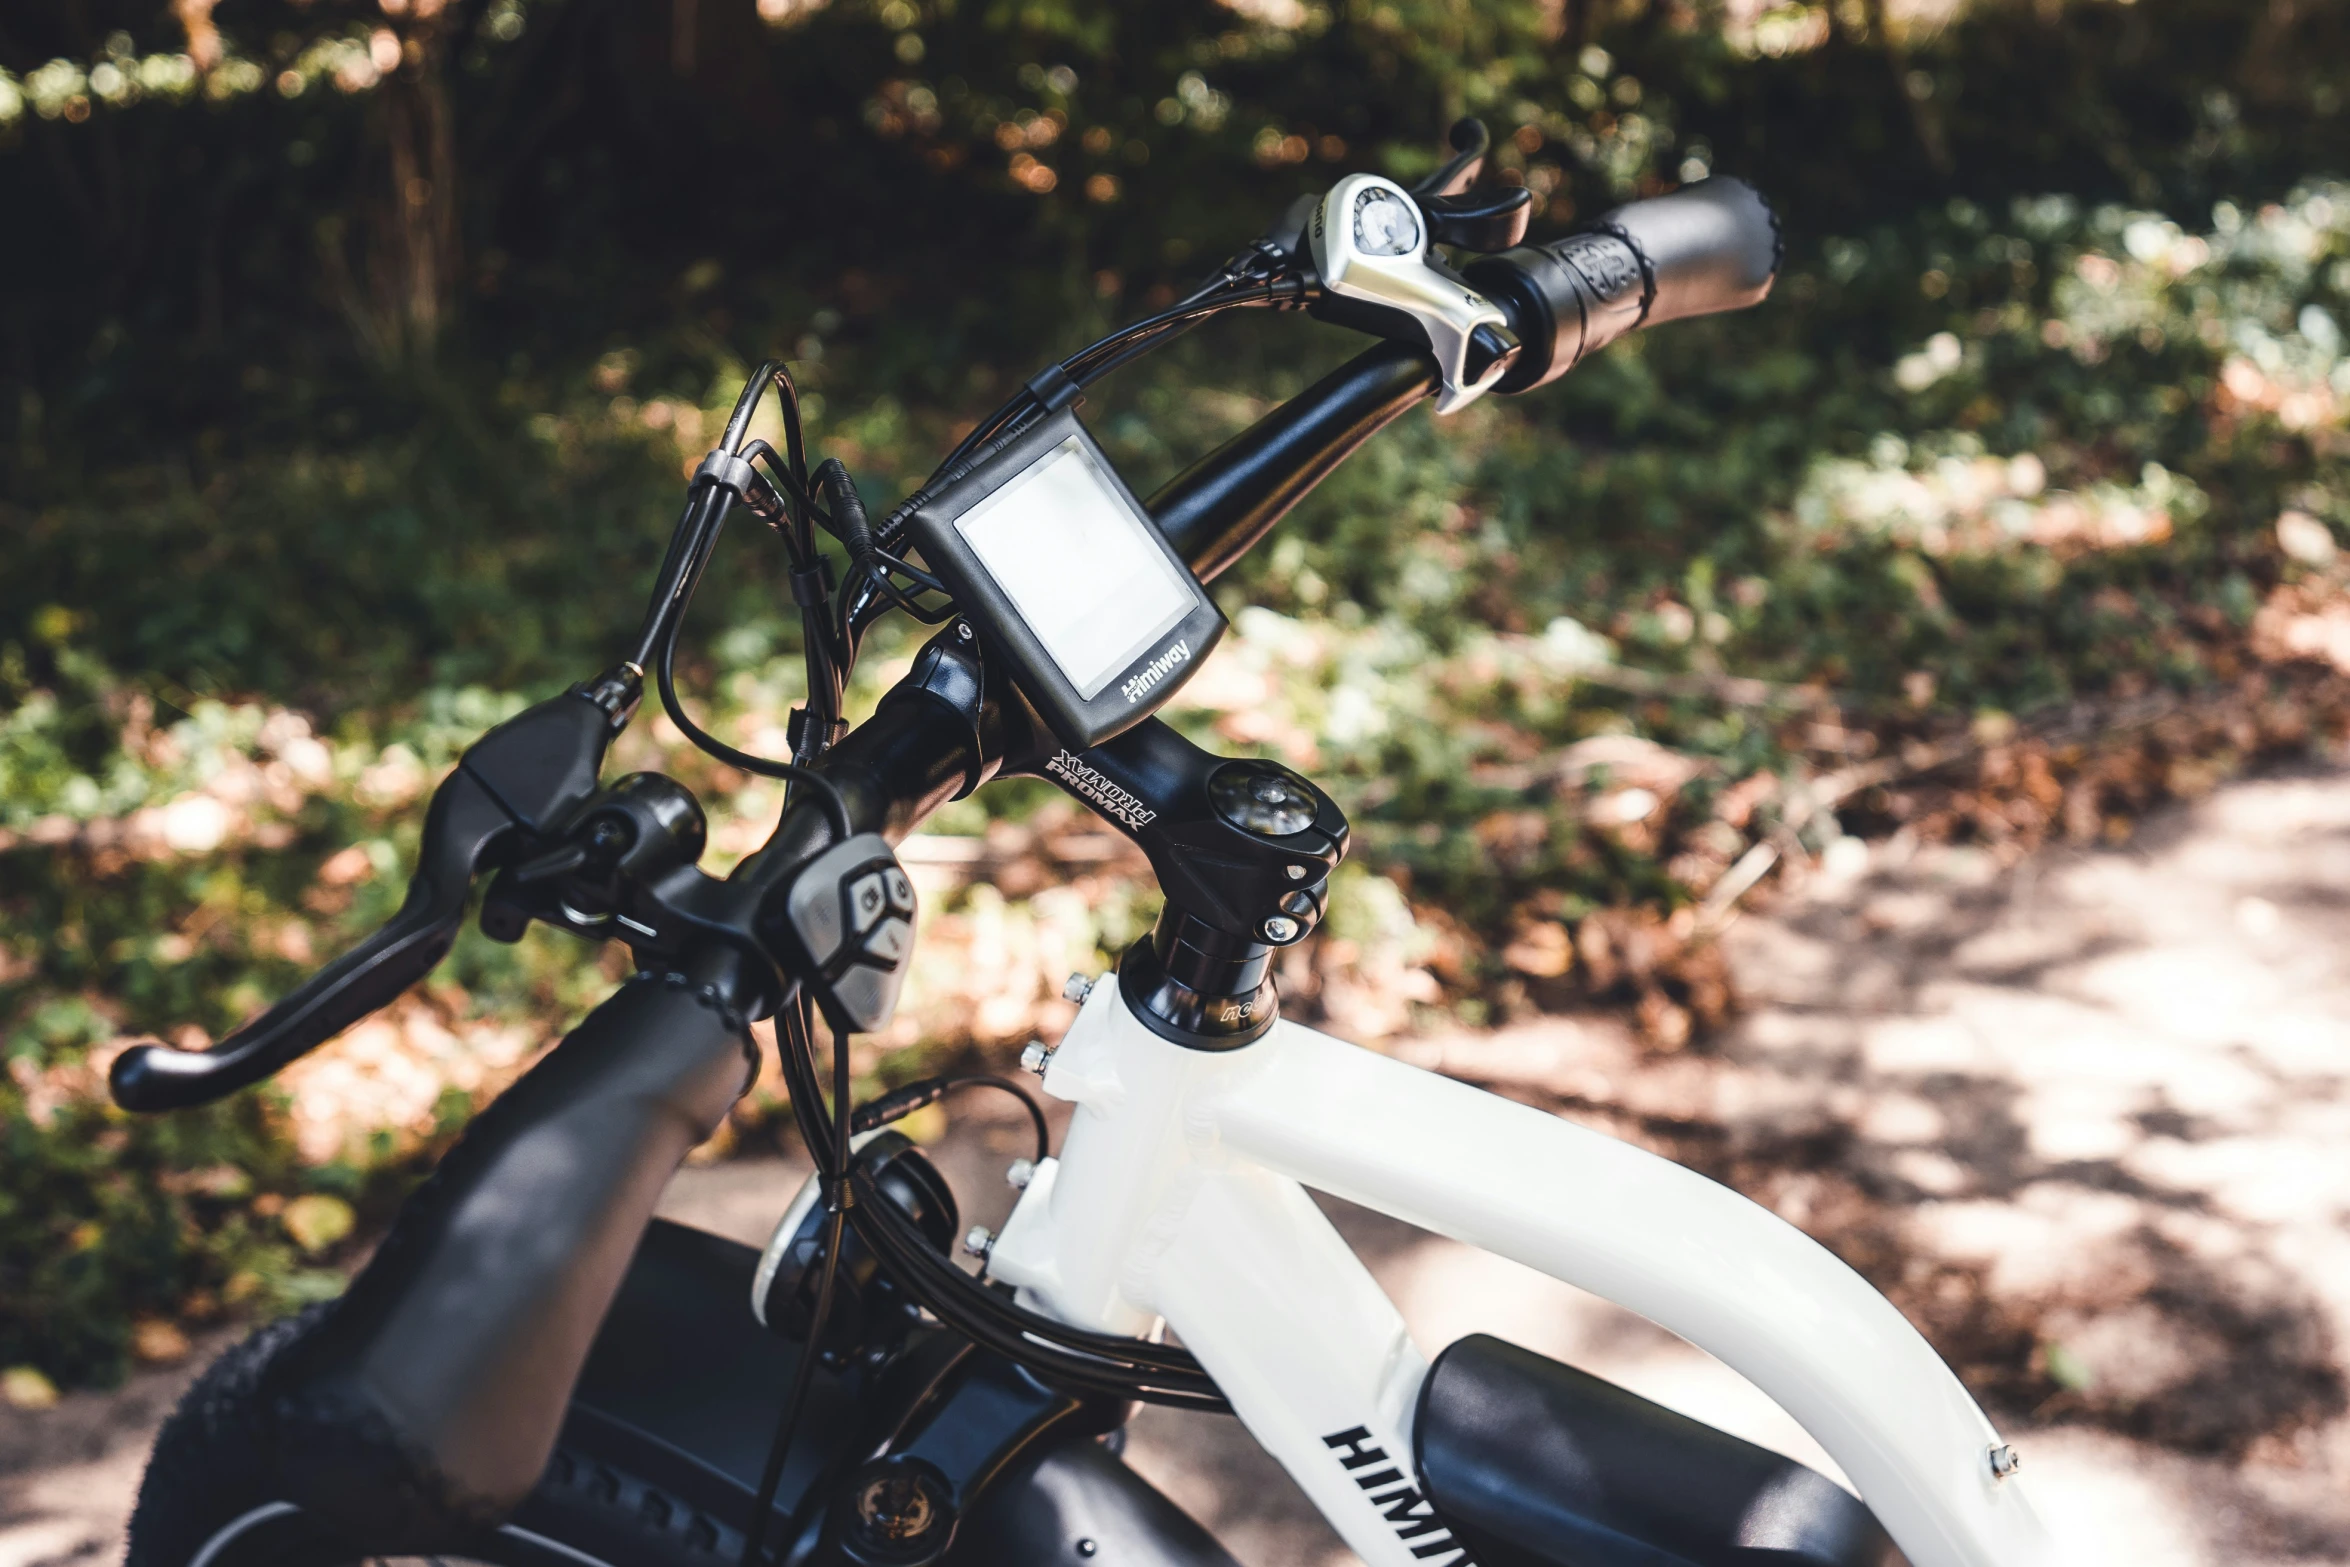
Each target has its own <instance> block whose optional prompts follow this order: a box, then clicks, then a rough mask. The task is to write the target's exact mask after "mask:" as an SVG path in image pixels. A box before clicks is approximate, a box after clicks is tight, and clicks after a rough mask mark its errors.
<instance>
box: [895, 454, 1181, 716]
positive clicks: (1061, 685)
mask: <svg viewBox="0 0 2350 1567" xmlns="http://www.w3.org/2000/svg"><path fill="white" fill-rule="evenodd" d="M909 528H910V531H911V532H912V534H913V536H914V538H915V540H916V542H917V543H918V544H919V545H920V547H921V550H922V555H923V558H924V560H925V561H927V562H928V563H929V565H930V567H931V569H932V570H933V571H935V572H937V573H938V575H939V576H940V577H942V578H943V579H945V581H946V583H947V585H948V586H949V587H950V588H951V589H953V591H954V595H955V602H956V605H957V607H958V608H960V609H961V610H962V611H963V613H964V615H965V616H966V617H967V618H969V619H970V620H971V621H972V622H973V623H974V625H975V626H976V627H977V628H978V630H979V631H980V632H981V633H983V634H984V635H985V637H986V641H987V645H988V647H989V649H990V650H991V651H994V652H997V653H999V654H1000V655H1001V656H1003V657H1004V658H1006V659H1007V660H1008V661H1009V663H1010V664H1011V666H1012V673H1013V676H1014V678H1015V679H1016V680H1017V681H1018V682H1019V684H1020V687H1021V689H1022V690H1023V691H1024V692H1025V693H1026V694H1027V695H1028V698H1029V700H1030V701H1031V702H1033V703H1035V705H1036V707H1037V709H1038V711H1039V712H1040V713H1042V714H1043V715H1044V717H1045V719H1046V721H1047V722H1048V723H1050V724H1051V725H1052V727H1053V730H1054V733H1055V734H1056V735H1057V736H1058V737H1059V738H1060V739H1061V740H1062V741H1063V742H1065V743H1067V744H1068V745H1070V746H1072V747H1073V748H1076V749H1080V750H1082V749H1084V748H1085V747H1087V746H1091V745H1098V744H1099V743H1101V742H1102V741H1103V740H1106V739H1108V738H1109V737H1110V736H1112V735H1114V734H1117V733H1119V732H1120V731H1122V730H1124V729H1126V728H1127V727H1129V726H1130V725H1132V724H1134V723H1135V722H1137V721H1139V720H1140V719H1142V718H1143V717H1145V716H1147V715H1148V714H1149V713H1150V712H1152V711H1153V710H1154V709H1156V708H1157V707H1158V706H1159V704H1160V703H1162V702H1164V701H1165V700H1166V699H1167V697H1168V696H1169V695H1171V694H1172V693H1173V692H1174V690H1175V689H1176V687H1178V686H1180V685H1181V684H1182V683H1183V680H1184V678H1185V677H1186V676H1188V675H1189V674H1190V673H1191V671H1192V669H1193V668H1194V667H1196V665H1197V664H1198V662H1199V660H1200V659H1202V658H1204V657H1206V655H1207V652H1208V649H1209V648H1210V647H1212V646H1213V645H1214V644H1215V641H1216V639H1217V638H1218V637H1219V636H1221V635H1222V633H1223V629H1224V617H1223V615H1222V614H1221V613H1220V612H1219V611H1218V610H1217V609H1216V606H1215V603H1214V601H1213V600H1211V599H1210V598H1209V597H1208V596H1207V593H1206V591H1205V590H1204V589H1202V588H1201V587H1200V585H1199V581H1198V579H1197V578H1195V577H1193V576H1192V574H1191V572H1190V570H1189V568H1187V567H1186V566H1185V565H1184V564H1183V562H1182V561H1181V560H1180V559H1178V558H1177V557H1176V555H1175V553H1174V551H1173V550H1171V549H1169V548H1168V546H1167V542H1166V540H1165V539H1164V538H1162V537H1161V536H1160V534H1159V531H1158V529H1157V528H1156V527H1155V526H1153V524H1152V523H1151V520H1150V516H1149V514H1148V513H1147V512H1145V511H1144V510H1143V508H1142V505H1141V503H1140V502H1139V501H1137V500H1136V499H1135V498H1134V496H1133V494H1132V492H1130V491H1129V490H1128V489H1127V488H1126V485H1125V483H1124V481H1122V480H1121V479H1120V478H1119V477H1118V474H1117V470H1115V469H1114V468H1112V467H1111V466H1110V463H1109V460H1108V458H1106V457H1105V456H1104V455H1103V454H1102V451H1101V448H1100V447H1098V446H1096V445H1095V444H1094V441H1093V438H1092V437H1091V436H1090V435H1089V434H1087V433H1086V430H1085V428H1084V426H1082V425H1080V424H1079V423H1078V422H1077V419H1076V416H1075V415H1074V414H1072V413H1069V412H1066V411H1064V412H1062V413H1059V414H1056V415H1054V416H1052V417H1051V418H1049V419H1046V420H1044V421H1043V422H1042V423H1041V424H1039V425H1038V426H1036V427H1035V428H1034V429H1032V430H1030V431H1028V432H1026V433H1024V434H1023V435H1022V436H1021V437H1019V438H1018V439H1017V440H1015V441H1013V442H1012V443H1011V444H1010V445H1009V446H1008V447H1007V448H1006V449H1005V450H1004V451H1002V452H1001V453H999V454H997V455H996V456H995V457H994V458H992V459H990V460H989V461H988V462H986V463H983V464H982V465H980V466H979V467H978V468H976V469H975V470H973V472H972V473H971V474H969V475H968V476H966V477H965V478H964V479H962V480H960V481H959V482H957V483H956V484H955V485H953V486H952V487H950V488H949V489H947V490H946V491H945V492H944V493H943V494H941V495H939V496H938V497H936V498H935V499H933V500H932V501H931V502H930V503H929V504H928V505H926V506H924V507H923V508H922V510H920V511H919V512H916V513H915V514H914V516H913V518H912V519H911V520H910V522H909Z"/></svg>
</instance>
